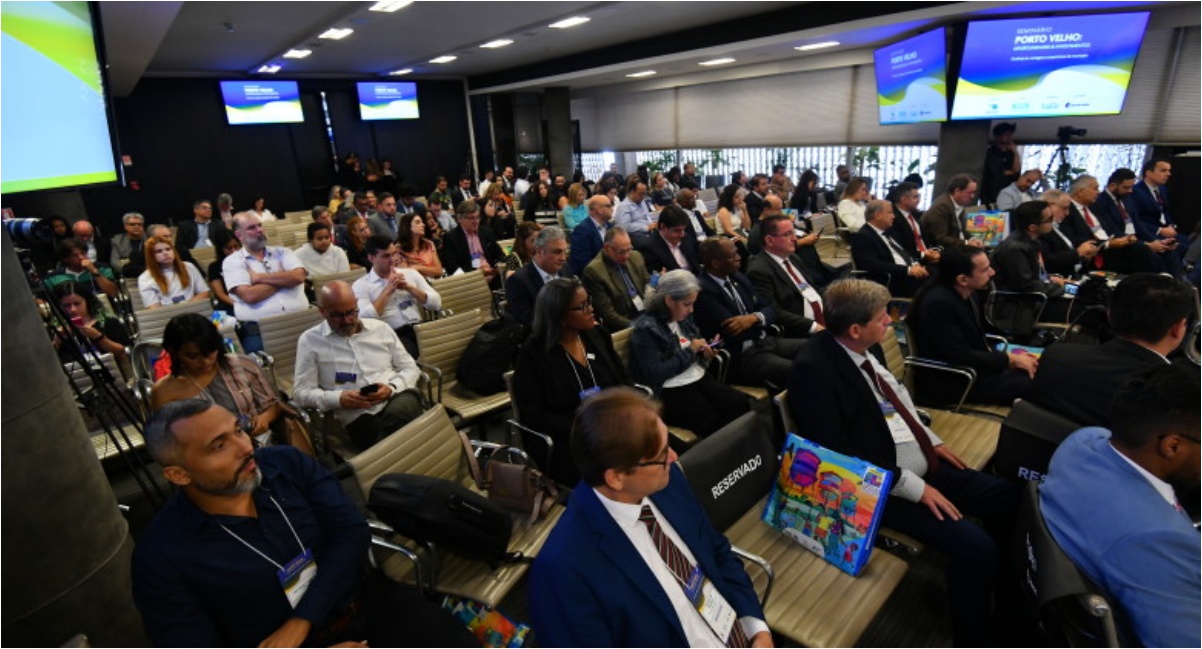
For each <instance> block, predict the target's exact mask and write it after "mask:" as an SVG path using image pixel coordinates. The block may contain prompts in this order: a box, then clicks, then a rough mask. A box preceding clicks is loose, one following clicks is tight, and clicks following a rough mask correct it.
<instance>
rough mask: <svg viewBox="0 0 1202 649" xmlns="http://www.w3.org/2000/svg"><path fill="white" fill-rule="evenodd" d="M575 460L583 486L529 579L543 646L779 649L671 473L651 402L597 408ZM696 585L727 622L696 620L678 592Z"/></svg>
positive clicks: (679, 478) (621, 391) (637, 398)
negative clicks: (701, 582) (699, 583)
mask: <svg viewBox="0 0 1202 649" xmlns="http://www.w3.org/2000/svg"><path fill="white" fill-rule="evenodd" d="M571 453H572V458H573V459H574V460H575V461H576V465H577V467H579V469H580V474H581V476H582V478H583V479H582V480H581V482H580V484H579V486H578V487H577V488H576V489H574V490H573V491H572V496H571V502H570V503H568V508H567V510H566V511H565V512H564V515H563V517H562V518H560V520H559V523H557V524H556V526H555V529H554V530H552V531H551V535H550V537H548V538H547V542H546V544H545V545H544V546H543V548H542V550H540V551H539V554H538V558H537V559H535V561H534V565H533V566H532V567H531V569H530V615H531V618H532V621H533V627H534V628H535V629H536V630H537V631H536V632H537V633H538V637H539V641H540V642H541V643H543V644H546V645H547V646H553V647H581V646H600V647H684V646H694V647H715V646H753V647H771V646H772V636H771V632H770V631H769V630H768V625H767V624H765V623H764V613H763V610H762V609H761V608H760V605H759V602H758V601H757V599H756V596H755V590H754V589H753V588H752V585H751V580H749V579H748V578H747V573H746V571H745V569H744V568H743V564H742V562H741V561H739V559H738V558H737V557H735V555H734V554H733V553H732V552H731V550H730V543H729V542H728V541H727V540H726V538H725V537H724V536H722V535H721V534H719V533H718V532H717V531H716V530H714V528H713V526H712V525H711V524H710V522H709V519H708V518H707V517H706V515H705V511H704V510H703V509H702V508H701V505H700V503H698V502H697V498H696V496H694V495H693V492H692V490H691V489H690V488H689V485H688V482H686V481H685V477H684V474H683V473H681V472H680V470H679V469H678V468H677V467H676V466H675V460H676V454H675V452H673V451H672V449H671V447H670V446H669V445H668V429H667V427H665V426H664V424H663V421H661V420H660V418H659V415H658V414H657V413H656V409H655V406H654V405H652V404H651V402H649V401H647V400H646V399H645V398H644V397H643V396H641V395H639V394H637V393H635V392H634V391H633V390H629V389H626V388H611V389H609V390H605V391H603V392H601V393H600V394H598V395H596V396H594V397H592V398H590V399H589V400H587V401H586V402H584V404H583V405H581V406H580V409H579V410H578V411H577V413H576V421H575V423H574V424H573V426H572V443H571ZM681 545H683V546H684V547H683V548H682V547H680V546H681ZM686 549H687V552H688V555H686V554H685V550H686ZM689 556H691V557H692V559H693V560H692V561H690V560H689ZM691 575H692V576H695V578H697V579H703V580H704V584H705V592H706V594H705V603H706V606H705V608H706V609H708V610H711V611H712V610H714V609H718V610H722V611H726V612H727V615H724V616H721V617H718V616H713V615H710V616H708V617H706V616H703V615H702V614H701V613H699V612H698V609H697V608H696V606H695V605H694V604H693V603H692V601H691V600H693V599H695V598H690V597H689V596H688V595H686V588H687V587H682V585H681V584H687V583H690V582H691V581H692V580H691V579H690V576H691Z"/></svg>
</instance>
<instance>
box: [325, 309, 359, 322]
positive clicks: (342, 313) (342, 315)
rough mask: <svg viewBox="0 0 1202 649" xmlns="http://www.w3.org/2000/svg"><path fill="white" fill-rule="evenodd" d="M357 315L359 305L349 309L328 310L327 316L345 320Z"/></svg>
mask: <svg viewBox="0 0 1202 649" xmlns="http://www.w3.org/2000/svg"><path fill="white" fill-rule="evenodd" d="M357 315H359V307H355V308H353V309H349V310H347V311H326V317H329V318H334V319H336V320H345V319H347V318H350V317H354V316H357Z"/></svg>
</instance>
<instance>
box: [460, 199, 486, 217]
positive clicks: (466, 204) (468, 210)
mask: <svg viewBox="0 0 1202 649" xmlns="http://www.w3.org/2000/svg"><path fill="white" fill-rule="evenodd" d="M479 211H480V206H479V205H477V204H476V201H463V202H462V203H460V204H459V207H456V208H455V217H456V218H459V217H464V216H468V215H471V214H475V213H477V212H479Z"/></svg>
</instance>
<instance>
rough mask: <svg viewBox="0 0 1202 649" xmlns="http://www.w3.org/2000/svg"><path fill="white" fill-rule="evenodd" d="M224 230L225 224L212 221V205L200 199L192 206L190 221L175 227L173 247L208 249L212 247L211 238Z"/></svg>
mask: <svg viewBox="0 0 1202 649" xmlns="http://www.w3.org/2000/svg"><path fill="white" fill-rule="evenodd" d="M225 229H226V227H225V223H223V222H222V221H221V220H220V219H218V220H216V221H214V220H213V204H212V203H210V202H209V201H207V200H204V199H201V200H199V201H196V202H195V203H193V204H192V220H191V221H184V222H182V223H180V224H178V225H176V227H175V245H177V246H179V247H180V248H189V249H190V248H208V247H209V246H212V245H213V236H214V235H216V234H217V233H218V232H219V231H221V230H225ZM202 233H203V235H204V236H201V235H202Z"/></svg>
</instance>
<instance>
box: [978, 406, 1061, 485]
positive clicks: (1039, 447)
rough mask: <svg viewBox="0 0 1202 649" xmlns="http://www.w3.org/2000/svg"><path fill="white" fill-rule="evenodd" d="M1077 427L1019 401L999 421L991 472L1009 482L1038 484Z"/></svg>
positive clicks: (1041, 409) (1055, 415)
mask: <svg viewBox="0 0 1202 649" xmlns="http://www.w3.org/2000/svg"><path fill="white" fill-rule="evenodd" d="M1081 427H1082V426H1081V425H1080V424H1077V423H1076V422H1073V421H1071V420H1069V419H1066V418H1064V417H1062V416H1060V415H1059V414H1057V413H1054V412H1051V411H1050V410H1046V409H1044V408H1042V407H1040V406H1037V405H1035V404H1034V403H1031V402H1030V401H1027V400H1026V399H1019V400H1018V401H1015V402H1014V407H1013V408H1012V409H1011V410H1010V414H1009V415H1007V417H1006V419H1005V420H1004V421H1002V427H1001V430H1000V432H999V433H998V442H997V451H996V452H995V453H994V456H993V470H994V473H996V474H997V475H1000V476H1002V477H1003V478H1009V479H1011V480H1019V481H1027V480H1039V479H1041V478H1043V476H1044V475H1045V474H1047V472H1048V464H1049V463H1051V461H1052V454H1053V453H1055V452H1056V447H1058V446H1060V442H1063V441H1064V439H1065V438H1067V437H1068V436H1069V435H1071V434H1073V431H1075V430H1077V429H1078V428H1081Z"/></svg>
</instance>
